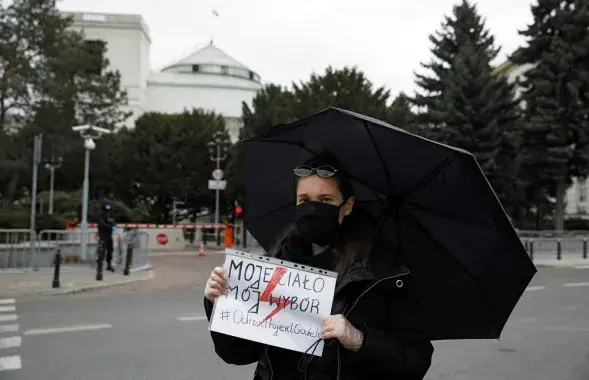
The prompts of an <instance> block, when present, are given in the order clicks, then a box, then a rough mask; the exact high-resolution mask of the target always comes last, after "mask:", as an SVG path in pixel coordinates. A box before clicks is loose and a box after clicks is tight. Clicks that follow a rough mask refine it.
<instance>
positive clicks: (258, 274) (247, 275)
mask: <svg viewBox="0 0 589 380" xmlns="http://www.w3.org/2000/svg"><path fill="white" fill-rule="evenodd" d="M225 252H226V256H225V263H224V264H223V269H224V270H225V274H226V275H227V277H228V282H229V291H228V294H226V295H222V296H220V297H218V298H217V300H216V301H215V306H214V308H213V315H212V317H211V323H210V325H209V329H210V330H211V331H215V332H218V333H223V334H227V335H232V336H236V337H239V338H243V339H248V340H252V341H255V342H260V343H263V344H268V345H271V346H276V347H282V348H285V349H289V350H293V351H299V352H308V353H311V352H312V353H313V354H314V355H316V356H321V355H322V353H323V341H322V340H321V341H320V342H319V343H317V341H318V340H320V339H321V327H322V325H323V318H325V317H327V316H329V315H330V314H331V307H332V304H333V295H334V292H335V284H336V279H337V274H336V273H335V272H329V271H326V270H323V269H318V268H312V267H309V266H303V265H300V264H294V263H291V262H288V261H283V260H280V259H276V258H270V257H266V256H259V255H253V254H250V253H246V252H240V251H235V250H232V249H227V250H226V251H225ZM315 344H317V347H315V348H314V349H313V347H312V346H313V345H315Z"/></svg>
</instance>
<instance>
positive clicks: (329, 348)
mask: <svg viewBox="0 0 589 380" xmlns="http://www.w3.org/2000/svg"><path fill="white" fill-rule="evenodd" d="M396 252H397V251H396V250H395V249H394V247H392V246H390V245H389V244H386V243H384V242H381V243H379V244H377V245H375V246H374V247H373V248H372V249H371V250H370V253H369V254H367V255H366V256H365V257H364V258H363V260H361V261H360V262H358V263H356V264H355V265H354V267H353V268H352V269H351V270H350V271H349V272H348V274H346V275H345V276H343V277H342V278H341V279H340V281H339V283H338V285H337V286H336V293H335V297H334V305H333V308H332V314H344V315H345V316H346V317H347V319H348V320H349V321H350V322H351V323H352V324H353V325H354V326H355V327H356V328H358V329H360V330H361V331H362V332H363V333H364V343H363V345H362V347H361V348H360V350H359V351H358V352H352V351H349V350H347V349H345V348H344V347H343V346H341V345H340V344H339V342H337V341H334V342H326V344H325V347H324V350H323V356H322V357H321V358H317V357H315V358H314V359H313V361H312V362H311V363H313V362H315V361H316V363H315V366H313V365H311V366H308V367H307V369H306V374H305V373H304V372H305V370H304V368H305V366H303V368H301V366H300V364H301V362H304V360H299V359H305V355H304V354H301V353H298V352H297V353H295V352H293V351H289V350H284V349H280V348H277V347H272V346H266V345H263V344H261V343H257V342H252V341H248V340H244V339H241V338H236V337H232V336H228V335H224V334H220V333H216V332H211V336H212V339H213V343H214V346H215V352H216V353H217V354H218V355H219V357H220V358H221V359H222V360H223V361H225V362H226V363H229V364H235V365H247V364H252V363H255V362H258V366H257V368H256V372H255V375H254V380H287V379H288V380H291V379H293V380H294V379H297V380H298V379H301V380H303V379H304V380H362V379H364V378H366V379H395V380H421V379H423V377H424V376H425V374H426V372H427V371H428V370H429V367H430V365H431V359H432V354H433V346H432V344H431V343H430V342H429V341H428V340H427V339H426V338H425V337H423V335H422V334H421V333H420V332H419V328H418V326H419V316H420V315H421V314H420V312H419V305H418V303H417V301H416V298H415V297H412V296H411V275H410V272H409V270H408V269H407V268H406V267H404V266H403V265H401V264H400V261H399V260H398V254H397V253H396ZM278 256H279V257H283V258H285V259H288V258H287V257H285V256H286V255H284V254H280V253H279V255H278ZM212 306H213V305H212V303H211V302H210V301H208V300H206V298H205V311H206V314H207V318H209V320H210V317H211V312H212ZM307 358H309V356H308V355H307ZM318 364H319V365H318ZM322 367H323V369H325V368H327V369H328V371H327V372H328V373H327V374H325V375H322V374H320V373H323V372H325V371H320V370H319V369H320V368H322ZM301 371H302V372H301Z"/></svg>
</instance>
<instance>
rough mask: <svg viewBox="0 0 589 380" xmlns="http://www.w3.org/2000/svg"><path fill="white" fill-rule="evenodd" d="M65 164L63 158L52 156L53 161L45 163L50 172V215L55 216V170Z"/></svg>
mask: <svg viewBox="0 0 589 380" xmlns="http://www.w3.org/2000/svg"><path fill="white" fill-rule="evenodd" d="M62 162H63V158H62V157H58V158H57V159H56V158H55V156H51V160H50V161H48V162H47V163H45V169H47V170H49V215H53V196H54V193H53V189H54V183H55V169H59V168H60V167H61V164H62Z"/></svg>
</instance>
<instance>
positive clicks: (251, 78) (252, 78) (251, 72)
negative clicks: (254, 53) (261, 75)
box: [250, 71, 255, 80]
mask: <svg viewBox="0 0 589 380" xmlns="http://www.w3.org/2000/svg"><path fill="white" fill-rule="evenodd" d="M254 77H255V75H254V72H253V71H250V80H254Z"/></svg>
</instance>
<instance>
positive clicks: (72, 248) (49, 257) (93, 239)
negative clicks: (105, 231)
mask: <svg viewBox="0 0 589 380" xmlns="http://www.w3.org/2000/svg"><path fill="white" fill-rule="evenodd" d="M84 236H85V241H86V244H87V247H88V249H87V255H88V256H87V257H82V256H81V251H82V249H81V245H82V238H83V237H84ZM97 247H98V236H97V235H96V232H94V231H87V232H86V234H85V235H83V233H82V232H81V231H71V230H43V231H41V232H39V236H38V238H37V246H36V253H35V262H34V266H35V268H45V267H51V266H53V259H54V256H55V253H57V251H58V250H59V251H60V253H61V256H62V260H63V261H62V264H63V265H68V264H85V263H88V264H90V263H92V262H93V261H94V260H95V259H96V249H97Z"/></svg>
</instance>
